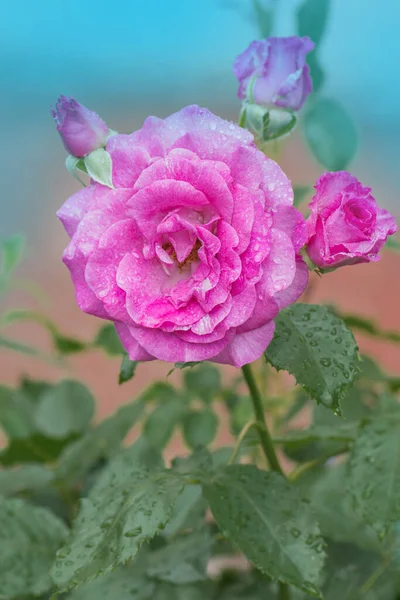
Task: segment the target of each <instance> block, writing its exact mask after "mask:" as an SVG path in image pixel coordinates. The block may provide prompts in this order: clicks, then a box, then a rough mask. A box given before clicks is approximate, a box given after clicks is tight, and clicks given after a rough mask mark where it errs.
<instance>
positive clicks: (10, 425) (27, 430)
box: [0, 385, 35, 438]
mask: <svg viewBox="0 0 400 600" xmlns="http://www.w3.org/2000/svg"><path fill="white" fill-rule="evenodd" d="M0 427H1V428H2V429H3V430H4V432H5V433H6V434H7V437H8V438H26V437H29V436H30V435H31V434H32V433H33V432H34V431H35V424H34V415H33V407H32V405H31V403H30V402H29V400H28V399H27V398H26V397H25V395H24V394H22V393H21V392H20V391H19V390H15V389H12V388H9V387H6V386H3V385H1V386H0Z"/></svg>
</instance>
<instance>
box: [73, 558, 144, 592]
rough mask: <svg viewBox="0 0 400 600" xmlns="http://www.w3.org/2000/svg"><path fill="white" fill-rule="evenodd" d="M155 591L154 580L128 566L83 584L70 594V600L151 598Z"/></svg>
mask: <svg viewBox="0 0 400 600" xmlns="http://www.w3.org/2000/svg"><path fill="white" fill-rule="evenodd" d="M154 591H155V584H154V583H153V582H151V581H149V580H148V579H147V578H146V577H145V576H144V575H143V574H142V573H139V572H138V569H135V568H132V566H128V567H119V568H118V569H116V570H115V571H114V572H112V573H108V574H107V575H105V576H104V577H99V578H98V579H95V580H94V581H91V582H90V583H86V584H84V585H82V586H81V587H79V588H78V589H76V590H74V591H73V592H72V593H71V594H69V595H68V600H150V598H153V597H154Z"/></svg>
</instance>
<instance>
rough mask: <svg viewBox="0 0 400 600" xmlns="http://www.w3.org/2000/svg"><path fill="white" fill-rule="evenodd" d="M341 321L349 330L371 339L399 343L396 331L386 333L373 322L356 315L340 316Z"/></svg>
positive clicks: (399, 339)
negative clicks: (360, 332)
mask: <svg viewBox="0 0 400 600" xmlns="http://www.w3.org/2000/svg"><path fill="white" fill-rule="evenodd" d="M342 319H343V321H344V322H345V323H346V325H347V327H350V328H351V329H357V330H358V331H362V332H363V333H366V334H368V335H371V336H372V337H377V338H380V339H382V340H388V341H390V342H397V343H398V342H400V333H399V332H397V331H386V330H384V329H381V328H380V327H379V326H378V325H377V324H376V323H375V322H374V321H373V320H371V319H365V318H364V317H360V316H358V315H342Z"/></svg>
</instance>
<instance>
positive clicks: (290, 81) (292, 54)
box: [233, 36, 314, 111]
mask: <svg viewBox="0 0 400 600" xmlns="http://www.w3.org/2000/svg"><path fill="white" fill-rule="evenodd" d="M313 49H314V42H312V41H311V40H310V38H309V37H301V38H300V37H297V36H293V37H269V38H267V39H265V40H261V41H254V42H252V43H251V44H250V46H249V47H248V48H247V50H245V51H244V52H243V53H242V54H239V56H238V57H237V58H236V60H235V63H234V65H233V71H234V73H235V75H236V77H237V78H238V80H239V82H240V85H239V91H238V96H239V98H241V99H242V100H248V101H249V102H251V103H254V104H260V105H262V106H266V107H269V108H271V107H274V106H276V107H280V108H287V109H289V110H293V111H296V110H299V109H300V108H301V107H302V106H303V104H304V102H305V100H306V98H307V96H308V95H309V93H310V92H311V90H312V82H311V77H310V69H309V67H308V65H307V64H306V55H307V53H308V52H310V51H311V50H313Z"/></svg>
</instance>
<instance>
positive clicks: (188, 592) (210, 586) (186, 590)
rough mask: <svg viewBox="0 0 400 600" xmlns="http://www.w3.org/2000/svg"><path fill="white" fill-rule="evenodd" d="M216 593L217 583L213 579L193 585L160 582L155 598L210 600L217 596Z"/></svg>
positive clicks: (160, 599) (159, 599)
mask: <svg viewBox="0 0 400 600" xmlns="http://www.w3.org/2000/svg"><path fill="white" fill-rule="evenodd" d="M215 594H216V590H215V584H214V582H211V581H204V582H200V583H196V584H191V585H173V584H172V583H160V584H159V585H157V588H156V591H155V595H154V596H153V600H206V599H207V600H209V599H211V598H217V596H216V595H215Z"/></svg>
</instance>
